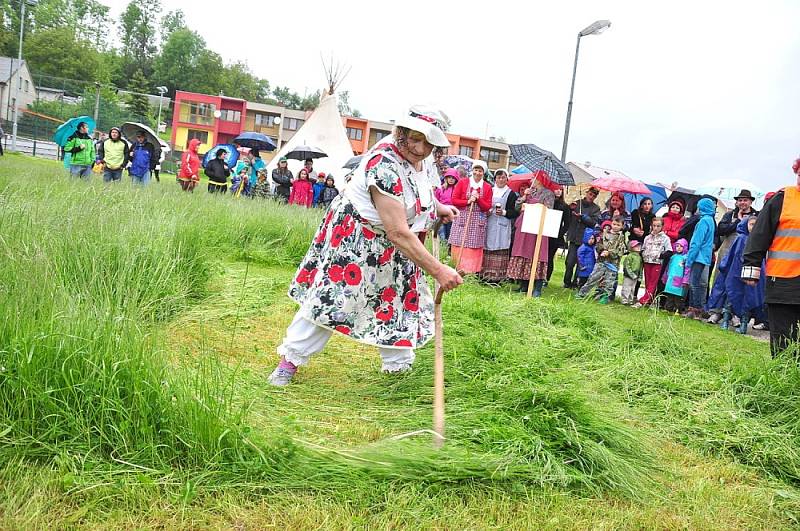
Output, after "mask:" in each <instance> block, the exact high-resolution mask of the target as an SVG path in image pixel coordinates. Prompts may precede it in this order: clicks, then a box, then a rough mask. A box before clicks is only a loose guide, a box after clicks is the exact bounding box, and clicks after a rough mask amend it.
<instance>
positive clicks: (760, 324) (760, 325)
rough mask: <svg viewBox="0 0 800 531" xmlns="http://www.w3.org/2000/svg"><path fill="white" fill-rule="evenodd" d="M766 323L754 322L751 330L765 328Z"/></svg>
mask: <svg viewBox="0 0 800 531" xmlns="http://www.w3.org/2000/svg"><path fill="white" fill-rule="evenodd" d="M766 329H767V324H766V323H756V324H754V325H753V330H766Z"/></svg>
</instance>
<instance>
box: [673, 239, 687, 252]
mask: <svg viewBox="0 0 800 531" xmlns="http://www.w3.org/2000/svg"><path fill="white" fill-rule="evenodd" d="M678 245H681V246H682V248H683V251H681V252H680V253H679V254H686V252H687V251H688V250H689V242H687V241H686V240H684V239H683V238H681V239H680V240H678V241H676V242H675V243H673V244H672V250H673V251H674V252H676V253H677V252H678Z"/></svg>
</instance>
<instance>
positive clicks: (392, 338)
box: [289, 144, 435, 348]
mask: <svg viewBox="0 0 800 531" xmlns="http://www.w3.org/2000/svg"><path fill="white" fill-rule="evenodd" d="M431 181H432V176H430V175H428V172H425V171H423V172H417V171H416V170H415V169H414V167H413V166H412V165H411V164H410V163H409V162H408V161H406V160H405V159H404V158H403V157H402V155H400V153H399V152H398V151H397V148H396V147H395V146H394V145H393V144H382V145H380V146H377V147H376V148H374V149H373V151H372V152H370V154H369V155H368V156H366V157H364V160H362V162H361V165H360V166H359V167H358V169H357V170H356V171H355V172H354V174H353V177H352V180H351V181H350V183H349V184H348V186H347V188H346V189H345V191H344V192H343V193H342V194H340V195H339V196H337V197H336V198H335V199H334V200H333V202H332V203H331V206H330V208H329V209H328V212H327V214H326V215H325V218H324V219H323V220H322V223H321V224H320V226H319V228H318V229H317V233H316V235H315V236H314V240H313V242H312V244H311V247H310V248H309V250H308V252H307V253H306V256H305V258H304V259H303V261H302V263H301V264H300V267H299V268H298V270H297V274H296V275H295V278H294V280H293V281H292V283H291V286H290V288H289V297H291V298H292V299H293V300H294V301H295V302H297V303H298V304H300V309H299V313H300V315H301V316H302V317H304V318H305V319H307V320H309V321H311V322H313V323H314V324H315V325H317V326H321V327H324V328H328V329H331V330H334V331H336V332H340V333H342V334H344V335H346V336H349V337H351V338H353V339H355V340H357V341H359V342H362V343H366V344H370V345H376V346H380V347H384V348H386V347H397V348H409V347H411V348H414V347H417V346H421V345H423V344H425V343H426V342H427V341H428V340H429V339H430V338H431V337H433V298H432V296H431V293H430V290H429V288H428V284H427V282H426V280H425V277H424V275H423V274H422V271H421V270H420V269H419V267H417V265H416V264H415V263H414V262H412V261H411V260H410V259H408V258H407V257H406V256H404V255H403V254H402V253H401V252H400V251H399V250H398V249H396V248H395V247H394V245H393V244H392V243H391V242H390V241H389V240H388V239H387V238H386V234H385V232H384V230H383V226H382V225H381V222H380V217H379V216H378V212H377V210H376V209H375V206H374V204H373V203H372V200H371V198H370V194H369V189H370V187H371V186H374V187H375V188H376V189H377V190H378V191H379V192H380V193H382V194H385V195H387V196H389V197H391V198H392V199H394V200H396V201H398V202H400V203H402V204H403V206H404V207H405V210H406V218H407V222H408V225H409V227H414V226H420V224H422V225H423V226H424V224H425V222H426V220H427V219H429V218H430V215H431V213H432V212H433V211H434V210H435V209H434V205H435V203H434V200H433V188H434V186H435V185H434V184H433V183H432V182H431Z"/></svg>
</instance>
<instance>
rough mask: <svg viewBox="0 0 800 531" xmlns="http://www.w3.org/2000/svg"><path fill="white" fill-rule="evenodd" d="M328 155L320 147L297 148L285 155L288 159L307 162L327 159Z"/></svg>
mask: <svg viewBox="0 0 800 531" xmlns="http://www.w3.org/2000/svg"><path fill="white" fill-rule="evenodd" d="M327 156H328V154H327V153H325V152H324V151H322V150H321V149H320V148H318V147H314V146H306V145H301V146H295V148H294V149H293V150H291V151H290V152H289V153H287V154H286V155H284V157H286V158H287V159H295V160H307V159H321V158H323V157H327Z"/></svg>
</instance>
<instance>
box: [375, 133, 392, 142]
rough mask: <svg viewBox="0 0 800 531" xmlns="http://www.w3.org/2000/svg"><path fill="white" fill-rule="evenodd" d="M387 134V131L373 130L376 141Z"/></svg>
mask: <svg viewBox="0 0 800 531" xmlns="http://www.w3.org/2000/svg"><path fill="white" fill-rule="evenodd" d="M387 136H389V133H387V132H385V131H375V141H376V142H377V141H378V140H380V139H382V138H386V137H387Z"/></svg>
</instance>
